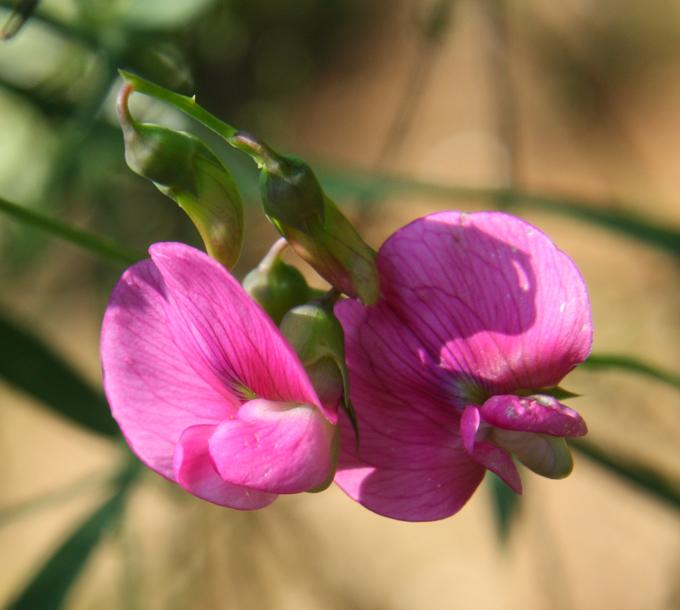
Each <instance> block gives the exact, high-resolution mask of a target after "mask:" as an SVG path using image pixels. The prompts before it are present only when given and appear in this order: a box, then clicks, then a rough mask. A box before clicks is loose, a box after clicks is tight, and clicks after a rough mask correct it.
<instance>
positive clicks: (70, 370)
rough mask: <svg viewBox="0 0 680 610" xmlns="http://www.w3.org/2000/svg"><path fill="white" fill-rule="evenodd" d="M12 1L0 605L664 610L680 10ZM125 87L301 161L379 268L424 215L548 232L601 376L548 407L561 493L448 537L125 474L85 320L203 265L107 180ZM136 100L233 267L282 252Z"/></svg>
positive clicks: (679, 350)
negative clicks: (388, 245) (127, 273)
mask: <svg viewBox="0 0 680 610" xmlns="http://www.w3.org/2000/svg"><path fill="white" fill-rule="evenodd" d="M21 4H22V9H25V10H27V11H28V10H31V9H33V8H35V9H36V10H35V12H34V13H33V14H32V16H31V17H30V19H28V20H27V22H26V23H25V24H24V26H23V27H22V28H20V29H19V30H18V31H17V32H16V34H15V35H14V36H13V37H9V35H10V34H12V30H13V29H14V28H16V26H17V25H18V24H19V23H18V22H19V21H20V19H17V18H14V17H10V15H11V10H12V9H13V8H14V6H15V3H14V2H12V1H9V0H0V24H2V23H4V22H5V21H6V20H8V19H9V22H8V23H7V25H6V26H5V30H4V33H5V35H6V36H7V37H8V39H7V40H5V41H3V42H2V43H0V134H1V137H0V279H1V281H2V291H1V293H0V308H1V309H0V418H1V420H2V424H1V425H0V549H2V551H1V552H0V574H1V576H0V606H3V607H5V606H8V607H10V604H14V605H13V606H11V607H14V608H28V609H34V610H42V609H43V608H44V609H50V610H51V609H56V608H61V607H63V608H68V609H74V610H79V609H88V608H97V609H98V610H107V609H109V608H110V609H124V610H135V609H138V610H166V609H168V610H172V609H177V610H182V609H190V610H194V609H196V610H202V609H206V610H208V609H209V610H213V609H214V610H222V609H225V610H227V609H228V610H231V609H239V610H241V609H245V610H248V609H251V608H252V609H258V610H259V609H268V608H272V609H277V610H278V609H289V608H290V609H306V608H310V609H318V608H324V609H326V608H328V609H336V608H337V609H367V610H368V609H370V610H380V609H404V610H406V609H408V610H411V609H420V608H427V609H428V610H438V609H448V608H460V609H466V608H475V609H476V610H479V609H487V608H488V609H493V610H496V609H500V610H505V609H507V610H514V609H520V608H521V609H527V610H532V609H536V610H540V609H544V608H552V609H555V610H581V609H591V608H592V609H609V608H612V609H617V610H627V609H630V610H638V609H645V610H656V609H659V610H661V609H663V610H666V609H668V610H672V609H677V608H680V578H679V574H680V520H679V519H678V516H679V515H680V452H679V451H678V446H679V442H680V418H679V417H678V414H679V413H680V411H679V409H680V393H679V392H678V389H679V387H680V381H679V378H680V315H679V312H680V290H679V287H680V281H679V280H680V268H679V266H678V260H679V258H680V205H678V203H679V202H680V172H679V171H678V162H679V161H680V79H679V78H678V76H677V75H678V74H680V4H678V2H677V1H675V0H648V1H643V0H618V1H617V2H601V1H597V0H563V1H561V2H554V1H553V0H373V1H372V2H362V1H361V0H223V1H215V0H165V1H163V2H161V1H159V0H43V2H40V3H39V5H37V8H36V2H35V1H29V2H22V3H21ZM118 68H126V69H129V70H132V71H134V72H137V73H139V74H142V75H143V76H145V77H147V78H149V79H151V80H154V81H156V82H159V83H161V84H163V85H165V86H167V87H171V88H174V89H176V90H179V91H183V92H185V93H193V92H196V94H197V98H198V101H199V103H201V104H202V105H204V106H205V107H206V108H208V109H209V110H210V111H212V112H213V113H215V114H216V115H218V116H219V117H221V118H223V119H224V120H226V121H228V122H229V123H231V124H234V125H237V126H238V127H239V128H242V129H247V130H249V131H251V132H253V133H255V134H258V135H259V136H261V137H262V138H264V139H265V140H267V141H268V142H270V143H271V144H272V145H273V146H274V147H276V148H277V149H279V150H281V151H285V152H289V153H294V154H296V155H298V156H301V157H303V158H305V159H306V160H307V161H308V162H310V164H311V165H312V166H313V167H314V168H315V169H317V170H318V173H319V176H320V178H321V181H322V183H323V184H324V186H325V187H326V188H327V190H328V191H329V192H330V193H332V194H333V196H334V197H335V198H336V200H337V201H338V203H339V204H340V205H341V207H342V208H343V210H344V211H345V212H346V213H347V214H348V215H349V216H350V217H351V218H352V219H353V220H354V221H355V222H356V223H357V225H358V226H359V227H360V230H361V231H362V234H363V235H364V236H365V238H366V239H367V240H368V241H369V243H370V244H371V245H373V246H374V247H376V248H377V247H378V246H379V245H380V244H381V243H382V241H383V240H384V239H385V238H386V237H387V236H388V235H389V234H390V233H391V232H392V231H394V230H395V229H396V228H397V227H399V226H401V225H403V224H405V223H406V222H408V221H409V220H412V219H414V218H416V217H417V216H420V215H423V214H426V213H430V212H433V211H436V210H442V209H462V210H470V211H474V210H481V209H493V208H500V209H508V210H510V211H511V212H513V213H515V214H517V215H520V216H521V217H523V218H525V219H527V220H529V221H530V222H532V223H534V224H536V225H537V226H539V227H540V228H542V229H543V230H545V231H546V232H547V233H548V234H549V235H550V236H551V237H552V238H553V239H554V241H555V242H556V243H557V244H558V245H559V246H560V247H561V248H563V249H564V250H566V251H567V252H568V253H569V254H570V255H571V256H572V257H573V258H574V259H575V260H576V262H577V264H578V265H579V267H580V269H581V271H582V272H583V274H584V275H585V277H586V281H587V283H588V285H589V288H590V293H591V298H592V304H593V309H594V316H595V329H596V334H595V347H594V356H593V358H592V359H591V361H590V362H589V363H588V364H587V365H586V366H584V367H582V368H580V369H579V370H577V371H576V372H574V373H573V374H572V375H570V377H569V378H568V379H567V380H566V381H565V382H564V384H563V385H564V386H566V387H567V388H568V389H569V390H571V391H573V392H576V393H578V394H580V395H582V396H581V397H580V398H577V399H574V400H573V401H570V405H573V407H574V408H576V409H578V410H579V411H580V412H581V413H582V414H583V416H584V417H585V419H586V420H587V421H588V424H589V428H590V431H591V433H590V435H589V436H588V437H587V440H586V442H585V443H583V444H582V445H580V446H579V447H578V448H577V450H576V452H575V461H576V464H575V470H574V473H573V474H572V475H571V477H569V478H568V479H566V480H564V481H560V482H554V481H548V480H545V479H541V478H539V477H537V476H534V475H532V474H530V473H528V472H524V473H523V478H524V481H525V494H524V497H523V498H521V499H517V498H515V497H514V496H511V495H509V494H508V493H507V492H505V491H504V489H503V488H501V487H499V486H498V485H497V484H496V483H495V482H494V481H493V480H492V479H491V478H489V477H487V481H485V484H484V485H483V486H482V487H481V488H480V490H479V491H478V492H477V493H476V494H475V496H474V497H473V498H472V500H471V501H470V502H469V503H468V505H467V506H466V507H465V508H464V509H463V510H462V511H461V512H460V513H459V514H458V515H456V516H454V517H453V518H451V519H448V520H445V521H441V522H437V523H428V524H408V523H400V522H397V521H390V520H388V519H385V518H381V517H378V516H376V515H374V514H372V513H370V512H368V511H366V510H365V509H363V508H361V507H360V506H359V505H357V504H354V503H353V502H351V501H350V500H349V499H347V498H346V497H345V496H344V495H343V494H342V492H341V491H340V490H339V489H337V488H331V489H330V490H328V491H327V492H325V493H323V494H319V495H311V494H303V495H298V496H295V497H282V498H280V499H279V500H278V501H277V502H276V503H275V504H274V505H273V506H272V507H270V508H268V509H266V510H264V511H261V512H256V513H240V512H237V511H230V510H227V509H221V508H218V507H216V506H212V505H209V504H207V503H204V502H201V501H199V500H197V499H195V498H193V497H192V496H190V495H188V494H185V493H183V492H181V491H180V490H179V489H177V488H175V487H173V486H172V485H171V484H169V483H167V482H166V481H164V480H162V479H161V478H160V477H158V476H156V475H154V474H153V473H151V472H146V471H141V469H138V468H135V467H134V466H130V459H129V452H128V450H127V448H126V447H125V445H124V444H123V443H122V441H121V439H120V436H119V435H118V433H117V431H116V429H115V427H114V426H113V425H112V421H111V420H110V418H109V416H108V412H107V407H106V404H105V402H104V400H103V398H102V396H101V389H100V388H101V383H100V369H99V358H98V333H99V325H100V322H101V317H102V314H103V311H104V308H105V306H106V302H107V299H108V295H109V293H110V291H111V289H112V287H113V284H114V282H115V281H116V279H117V278H118V276H119V275H120V273H121V271H122V270H123V268H124V267H125V266H126V261H127V260H130V259H134V258H135V257H141V256H143V254H142V253H143V252H144V250H145V249H146V247H147V246H148V245H149V244H150V243H152V242H155V241H161V240H181V241H186V242H189V243H192V244H195V245H199V244H200V242H199V239H198V236H197V235H196V234H195V232H194V229H193V227H192V225H191V223H190V222H189V221H188V220H187V219H186V217H185V216H184V215H183V213H182V212H181V211H180V210H179V209H178V208H177V207H176V206H175V204H174V203H173V202H172V201H170V200H167V199H164V198H163V196H162V195H160V194H159V193H158V192H157V191H156V190H155V188H154V187H153V186H152V185H151V184H150V183H148V182H146V181H144V180H143V179H141V178H138V177H137V176H135V175H133V174H132V172H130V171H129V170H128V169H127V167H126V166H125V163H124V158H123V146H122V138H121V136H120V133H119V130H118V128H117V126H116V122H115V118H114V110H113V98H114V96H115V93H116V91H117V88H118V87H119V86H120V81H119V78H118V76H117V69H118ZM137 98H139V99H137ZM134 102H135V103H134V105H133V110H134V114H135V115H136V116H138V117H140V118H143V119H145V120H148V121H154V122H160V123H163V124H165V125H169V126H174V127H181V128H183V129H188V130H192V131H194V132H195V133H197V134H199V135H201V136H203V137H205V138H206V140H208V141H209V142H211V143H212V144H214V147H215V150H218V151H219V152H220V154H221V155H223V157H224V159H225V160H226V162H227V163H228V164H229V166H230V167H231V168H232V169H233V171H234V172H235V174H236V177H237V181H238V182H239V185H240V187H241V191H242V193H243V195H244V198H245V200H246V203H247V211H246V215H247V238H246V244H245V250H244V253H243V256H242V260H241V262H240V263H239V267H238V268H237V271H238V273H239V274H241V275H242V274H244V273H245V272H246V271H247V270H248V269H250V268H251V267H252V266H253V265H255V264H256V262H257V261H258V260H259V259H260V258H261V257H262V256H263V255H264V253H265V252H266V250H267V248H268V245H269V244H270V243H271V242H272V241H273V240H274V237H275V235H274V231H273V229H271V227H269V226H268V224H267V223H266V221H265V219H264V217H263V216H262V214H261V212H260V209H259V201H258V198H257V191H256V189H257V182H256V176H255V172H254V168H253V167H252V166H251V165H250V164H249V162H248V161H247V160H246V159H245V158H241V157H238V156H237V155H236V154H234V153H232V152H230V151H229V150H227V149H226V147H225V146H223V145H222V144H220V143H219V142H217V141H216V140H214V139H212V138H211V136H210V135H209V134H207V133H206V132H204V131H201V129H200V128H199V127H198V126H197V125H196V124H192V123H190V122H188V120H187V119H186V118H184V117H182V116H180V115H179V114H177V113H175V112H174V111H172V110H171V109H170V108H168V107H167V106H163V105H160V104H157V103H154V102H152V101H151V100H150V99H145V98H143V97H142V96H139V95H138V96H135V99H134ZM55 221H56V222H55ZM60 223H63V224H60ZM69 227H77V228H79V229H69ZM79 230H80V231H86V233H83V232H79ZM93 234H95V235H97V234H98V235H99V236H101V240H99V241H98V238H96V237H92V235H93ZM102 240H103V241H102ZM310 277H311V276H310Z"/></svg>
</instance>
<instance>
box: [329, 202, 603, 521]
mask: <svg viewBox="0 0 680 610" xmlns="http://www.w3.org/2000/svg"><path fill="white" fill-rule="evenodd" d="M378 269H379V273H380V281H381V288H382V295H383V296H382V299H381V300H380V301H379V302H378V304H376V305H375V306H373V307H364V306H363V305H361V304H360V303H359V302H358V301H356V300H345V301H341V302H340V303H338V304H337V305H336V308H335V309H336V314H337V316H338V318H339V319H340V321H341V323H342V326H343V328H344V331H345V340H346V350H347V359H348V366H349V371H350V383H351V394H352V402H353V403H354V407H355V409H356V412H357V416H358V421H359V440H358V443H356V442H355V441H354V438H353V433H352V430H351V427H350V426H349V425H348V424H347V422H346V421H343V422H342V441H341V454H340V461H339V466H338V472H337V474H336V477H335V481H336V483H337V484H338V485H340V487H342V488H343V489H344V491H345V492H346V493H347V494H348V495H349V496H350V497H351V498H353V499H354V500H356V501H358V502H360V503H361V504H363V505H364V506H366V507H367V508H369V509H371V510H373V511H375V512H377V513H380V514H383V515H387V516H389V517H393V518H396V519H403V520H408V521H427V520H435V519H441V518H444V517H447V516H449V515H451V514H453V513H455V512H456V511H458V510H459V509H460V508H461V507H462V506H463V505H464V504H465V502H466V501H467V500H468V499H469V497H470V496H471V495H472V493H473V492H474V490H475V489H476V487H477V486H478V485H479V483H480V481H481V480H482V478H483V475H484V472H485V469H487V468H488V469H489V470H492V471H493V472H495V473H496V474H498V475H499V476H500V477H501V478H502V479H503V480H504V481H505V482H506V483H507V484H508V485H509V486H510V487H512V488H513V489H514V490H515V491H517V492H521V482H520V479H519V475H518V473H517V469H516V467H515V464H514V462H513V460H512V458H511V456H510V454H511V453H512V454H514V455H515V456H516V457H517V458H518V459H519V460H520V461H522V462H523V463H524V464H526V465H527V466H529V467H530V468H532V469H533V470H535V471H537V472H539V473H541V474H544V475H546V476H550V477H554V478H559V477H562V476H566V474H568V472H569V470H570V469H571V456H570V454H569V451H568V448H567V447H566V443H565V442H564V438H563V437H570V436H580V435H583V434H585V433H586V426H585V423H584V422H583V420H582V419H581V417H580V416H579V415H578V413H576V412H575V411H573V410H571V409H569V408H567V407H565V406H563V405H562V404H560V403H559V402H558V401H557V400H556V399H555V398H553V397H552V396H549V395H546V394H544V393H542V392H541V390H543V391H544V392H545V390H546V389H549V388H554V387H555V386H557V384H558V383H559V382H560V380H561V379H562V378H563V377H564V376H565V375H566V374H567V373H568V372H569V371H570V370H571V369H573V368H574V367H575V366H576V365H577V364H579V363H580V362H582V361H583V360H584V359H585V358H586V356H587V355H588V353H589V352H590V346H591V343H592V323H591V314H590V306H589V302H588V295H587V292H586V287H585V285H584V282H583V279H582V278H581V276H580V274H579V272H578V270H577V269H576V266H575V265H574V263H573V262H572V260H571V259H570V258H569V257H568V256H567V255H566V254H564V253H563V252H561V251H560V250H559V249H558V248H557V247H555V245H554V244H553V243H552V242H551V241H550V240H549V239H548V237H546V236H545V235H544V234H543V233H542V232H540V231H539V230H538V229H536V228H535V227H533V226H531V225H529V224H527V223H526V222H523V221H521V220H519V219H517V218H515V217H513V216H509V215H506V214H502V213H497V212H481V213H476V214H462V213H458V212H442V213H438V214H433V215H431V216H426V217H424V218H421V219H419V220H416V221H414V222H413V223H411V224H409V225H407V226H406V227H404V228H402V229H400V230H399V231H397V232H396V233H395V234H394V235H392V236H391V237H390V238H389V239H388V240H387V242H386V243H385V244H384V245H383V246H382V248H381V250H380V252H379V254H378Z"/></svg>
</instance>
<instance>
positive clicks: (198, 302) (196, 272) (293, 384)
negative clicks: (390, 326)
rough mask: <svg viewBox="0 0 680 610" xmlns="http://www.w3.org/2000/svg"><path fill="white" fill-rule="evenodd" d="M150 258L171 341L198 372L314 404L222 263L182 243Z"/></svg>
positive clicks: (288, 355)
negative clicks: (163, 290)
mask: <svg viewBox="0 0 680 610" xmlns="http://www.w3.org/2000/svg"><path fill="white" fill-rule="evenodd" d="M149 252H150V254H151V258H152V259H153V262H154V263H155V265H156V266H157V267H158V270H159V271H160V274H161V276H162V278H163V281H164V283H165V285H166V286H167V293H168V301H169V305H170V306H169V309H168V322H169V324H170V327H171V329H172V333H173V338H174V340H175V343H176V344H177V346H178V348H179V349H180V351H181V352H182V353H183V354H184V356H185V358H186V359H187V361H188V362H189V363H190V364H191V365H192V366H193V368H194V369H195V371H196V373H197V374H199V375H200V376H201V377H203V378H204V379H206V380H207V381H209V382H210V383H211V384H213V385H215V386H216V387H223V388H225V390H226V391H229V392H231V393H235V394H241V395H243V391H244V390H245V395H248V394H249V393H253V394H255V395H256V396H258V397H261V398H266V399H268V400H276V401H284V402H285V401H292V402H302V403H307V404H318V402H319V401H318V398H317V396H316V393H315V392H314V389H313V388H312V385H311V382H310V381H309V378H308V376H307V374H306V373H305V371H304V369H303V367H302V364H301V363H300V361H299V359H298V357H297V355H296V354H295V352H294V351H293V349H292V348H291V347H290V345H289V344H288V343H287V342H286V340H285V339H284V338H283V336H282V335H281V333H280V332H279V330H278V329H277V328H276V326H275V325H274V323H273V322H272V321H271V319H270V318H269V316H267V314H266V313H265V312H264V311H263V310H262V308H261V307H260V306H259V305H257V303H255V301H253V299H252V298H251V297H250V296H248V294H247V293H246V292H245V291H244V290H243V288H242V287H241V285H240V284H239V283H238V282H237V281H236V280H235V279H234V278H233V277H232V276H231V275H230V274H229V273H228V272H227V270H226V269H225V268H224V267H222V265H220V264H219V263H217V262H216V261H214V260H213V259H212V258H210V257H209V256H208V255H206V254H204V253H203V252H200V251H198V250H196V249H194V248H191V247H189V246H185V245H184V244H178V243H160V244H154V245H153V246H151V248H150V249H149ZM329 417H332V415H329Z"/></svg>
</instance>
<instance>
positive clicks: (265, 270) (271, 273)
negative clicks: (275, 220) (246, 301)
mask: <svg viewBox="0 0 680 610" xmlns="http://www.w3.org/2000/svg"><path fill="white" fill-rule="evenodd" d="M275 249H278V251H276V252H275ZM280 249H281V248H280V246H279V245H278V243H277V244H275V246H274V248H272V250H271V251H270V253H269V254H267V256H266V257H265V258H264V259H263V260H262V262H261V263H260V264H259V265H258V266H257V267H256V268H255V269H253V270H252V271H250V272H249V273H248V274H247V275H246V277H245V278H244V279H243V288H244V289H245V291H246V292H247V293H248V294H249V295H250V296H251V297H253V298H254V299H255V300H256V301H257V302H258V303H259V304H260V306H261V307H262V309H264V310H265V311H266V312H267V313H268V314H269V316H270V317H271V318H272V320H274V323H275V324H277V325H278V324H280V323H281V320H282V319H283V316H284V315H285V313H286V312H287V311H288V310H290V309H292V308H293V307H295V306H297V305H302V304H303V303H305V302H307V301H308V300H309V299H310V296H311V294H310V288H309V286H308V285H307V281H306V280H305V278H304V276H303V275H302V273H300V272H299V271H298V270H297V269H296V268H295V267H293V266H292V265H288V264H286V263H284V262H283V261H282V260H281V259H280V258H279V252H280Z"/></svg>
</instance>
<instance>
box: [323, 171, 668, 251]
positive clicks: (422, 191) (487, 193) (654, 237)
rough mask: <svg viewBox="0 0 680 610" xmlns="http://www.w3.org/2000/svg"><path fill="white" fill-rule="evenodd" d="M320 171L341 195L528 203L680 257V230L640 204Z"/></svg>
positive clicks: (500, 204) (327, 184)
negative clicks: (648, 215)
mask: <svg viewBox="0 0 680 610" xmlns="http://www.w3.org/2000/svg"><path fill="white" fill-rule="evenodd" d="M318 173H319V177H320V179H321V182H322V184H323V186H324V187H325V188H328V190H329V191H330V192H331V193H332V194H335V195H337V196H341V195H345V196H347V195H351V196H355V197H357V196H358V197H362V198H364V197H365V198H370V199H379V198H381V197H388V196H393V195H408V194H418V195H425V196H429V197H433V198H437V199H443V200H449V201H460V200H463V201H468V202H470V201H475V202H483V203H491V204H493V205H495V206H497V207H501V208H507V207H508V206H510V205H523V206H529V207H533V208H536V209H540V210H541V211H548V212H555V213H557V214H563V215H566V216H572V217H574V218H579V219H581V220H584V221H586V222H589V223H591V224H596V225H600V226H602V227H604V228H606V229H609V230H611V231H616V232H618V233H622V234H624V235H627V236H629V237H632V238H635V239H637V240H639V241H642V242H644V243H647V244H649V245H652V246H654V247H656V248H659V249H661V250H664V251H666V252H667V253H669V254H672V255H673V256H675V257H677V258H680V229H678V228H674V227H666V226H660V225H657V224H654V223H653V222H650V221H648V220H646V219H645V218H642V217H640V216H638V215H637V214H634V213H633V212H630V211H628V210H630V209H635V208H639V207H641V206H640V205H635V204H631V203H626V202H620V201H619V202H616V201H590V200H584V199H579V198H570V197H559V196H555V195H546V194H542V193H529V192H526V191H522V190H518V189H511V188H474V187H467V186H457V185H448V184H441V183H436V182H426V181H422V180H416V179H412V178H407V177H398V176H391V175H387V174H369V173H363V172H356V171H345V170H339V169H337V168H331V167H329V166H326V168H325V169H323V170H321V171H319V172H318Z"/></svg>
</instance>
